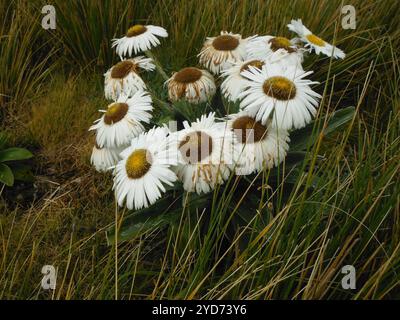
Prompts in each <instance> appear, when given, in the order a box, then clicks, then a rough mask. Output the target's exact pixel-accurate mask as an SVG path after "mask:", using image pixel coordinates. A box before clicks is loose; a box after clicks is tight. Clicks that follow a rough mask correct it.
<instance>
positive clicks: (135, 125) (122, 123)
mask: <svg viewBox="0 0 400 320" xmlns="http://www.w3.org/2000/svg"><path fill="white" fill-rule="evenodd" d="M151 103H152V101H151V97H150V95H148V93H147V92H146V91H137V92H136V93H135V94H134V95H133V96H132V97H131V98H127V97H126V96H120V97H119V98H118V100H117V101H116V102H113V103H111V104H110V105H109V106H108V108H107V110H100V111H101V112H104V115H103V116H102V117H101V118H100V119H98V120H96V121H95V124H94V125H93V126H91V127H90V129H89V130H96V143H97V144H98V145H99V146H100V147H102V148H103V147H106V148H114V147H119V146H122V145H127V144H129V143H130V141H131V140H132V138H134V137H136V136H137V135H139V134H140V133H141V132H142V131H143V130H144V127H143V125H142V123H141V122H145V123H149V122H150V119H151V117H152V116H151V113H150V112H151V111H152V110H153V107H152V104H151Z"/></svg>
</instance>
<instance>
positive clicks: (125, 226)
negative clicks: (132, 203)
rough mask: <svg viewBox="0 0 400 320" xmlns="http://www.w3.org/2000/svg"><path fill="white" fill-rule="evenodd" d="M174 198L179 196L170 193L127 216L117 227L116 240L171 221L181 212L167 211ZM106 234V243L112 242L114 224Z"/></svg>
mask: <svg viewBox="0 0 400 320" xmlns="http://www.w3.org/2000/svg"><path fill="white" fill-rule="evenodd" d="M176 199H179V197H173V196H172V194H170V195H167V196H164V197H163V198H161V199H160V200H159V201H157V202H156V203H155V204H154V205H152V206H150V207H148V208H144V209H141V210H138V211H136V212H135V213H133V214H131V215H129V216H127V217H126V218H125V219H123V221H122V223H121V226H120V227H119V232H118V242H121V241H127V240H130V239H132V238H135V237H137V236H139V235H141V234H143V233H146V232H147V231H149V230H151V229H153V228H157V227H163V226H165V225H167V224H169V223H171V222H173V221H174V220H175V219H176V218H177V214H178V213H180V212H182V209H179V210H171V211H169V210H170V206H171V205H173V203H174V200H176ZM106 235H107V242H108V244H109V245H112V244H114V243H115V226H113V227H111V228H110V229H108V230H107V233H106Z"/></svg>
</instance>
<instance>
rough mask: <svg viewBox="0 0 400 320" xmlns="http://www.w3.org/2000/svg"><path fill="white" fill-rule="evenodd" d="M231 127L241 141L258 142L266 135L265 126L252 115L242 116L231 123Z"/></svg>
mask: <svg viewBox="0 0 400 320" xmlns="http://www.w3.org/2000/svg"><path fill="white" fill-rule="evenodd" d="M232 129H233V132H234V133H235V135H236V137H237V138H238V139H239V141H240V142H241V143H252V142H258V141H260V140H262V139H265V138H266V137H267V131H268V129H267V127H266V126H264V125H262V124H261V122H260V121H256V120H255V119H253V118H252V117H249V116H243V117H240V118H237V119H236V120H235V121H233V123H232Z"/></svg>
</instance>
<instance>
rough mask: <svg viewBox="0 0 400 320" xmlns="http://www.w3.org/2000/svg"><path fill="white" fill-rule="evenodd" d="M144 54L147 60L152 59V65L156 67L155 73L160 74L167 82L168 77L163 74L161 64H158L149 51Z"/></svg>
mask: <svg viewBox="0 0 400 320" xmlns="http://www.w3.org/2000/svg"><path fill="white" fill-rule="evenodd" d="M144 54H145V55H146V56H147V57H148V58H151V59H153V61H154V64H155V65H156V69H157V71H158V72H159V73H160V75H161V76H162V77H163V79H164V80H165V81H167V80H168V79H169V77H168V76H167V74H166V73H165V71H164V69H163V67H162V66H161V64H160V61H158V59H157V58H156V57H155V55H154V54H153V53H152V52H151V51H149V50H147V51H145V52H144Z"/></svg>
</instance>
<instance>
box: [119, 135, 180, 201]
mask: <svg viewBox="0 0 400 320" xmlns="http://www.w3.org/2000/svg"><path fill="white" fill-rule="evenodd" d="M174 143H175V142H174V140H172V139H170V138H169V136H168V130H167V129H166V128H153V129H151V130H149V131H148V132H146V133H142V134H140V135H139V136H138V137H136V138H134V139H133V140H132V143H131V145H130V146H129V147H128V148H127V149H125V150H124V151H122V152H121V157H122V160H121V161H119V162H118V164H117V165H116V167H115V176H114V191H115V196H116V199H117V201H118V204H119V205H120V206H123V205H124V203H125V204H126V206H127V208H128V209H133V208H135V209H140V208H143V207H148V206H149V205H151V204H153V203H154V202H156V200H157V199H159V198H160V197H161V193H163V192H165V191H166V189H165V185H169V186H173V183H174V182H175V181H176V179H177V178H176V175H175V173H174V172H173V171H172V170H171V166H176V165H177V159H178V155H177V152H178V151H177V147H176V145H175V146H174Z"/></svg>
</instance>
